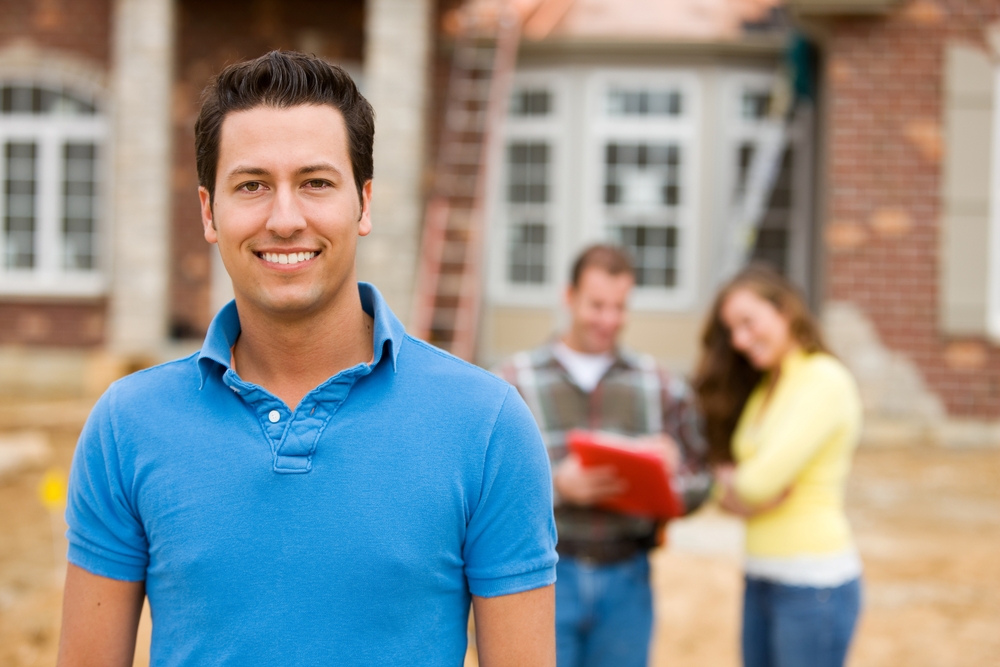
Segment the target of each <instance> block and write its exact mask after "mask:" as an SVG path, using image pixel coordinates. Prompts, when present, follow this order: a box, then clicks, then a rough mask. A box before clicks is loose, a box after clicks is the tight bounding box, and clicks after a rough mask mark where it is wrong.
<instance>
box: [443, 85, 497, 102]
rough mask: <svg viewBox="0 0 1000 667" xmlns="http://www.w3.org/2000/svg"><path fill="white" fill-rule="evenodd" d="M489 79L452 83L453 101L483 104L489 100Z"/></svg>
mask: <svg viewBox="0 0 1000 667" xmlns="http://www.w3.org/2000/svg"><path fill="white" fill-rule="evenodd" d="M490 83H491V80H490V79H486V80H470V79H465V80H459V81H455V83H454V86H453V88H454V95H453V96H452V97H453V98H454V99H458V100H465V101H472V102H483V103H486V102H488V101H489V99H490Z"/></svg>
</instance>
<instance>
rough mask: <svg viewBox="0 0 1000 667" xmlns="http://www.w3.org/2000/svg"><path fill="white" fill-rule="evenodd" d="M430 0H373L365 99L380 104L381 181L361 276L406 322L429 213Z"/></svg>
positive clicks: (377, 182) (377, 170) (377, 176)
mask: <svg viewBox="0 0 1000 667" xmlns="http://www.w3.org/2000/svg"><path fill="white" fill-rule="evenodd" d="M432 4H433V3H432V2H431V1H430V0H368V1H367V5H366V7H365V14H366V19H365V20H366V25H365V63H364V83H365V91H364V92H365V97H367V98H368V100H369V101H370V102H371V103H372V106H373V107H374V108H375V179H374V181H373V198H372V223H373V229H372V233H371V235H370V236H368V237H367V238H363V239H361V241H360V243H359V249H358V277H359V278H360V279H361V280H367V281H370V282H372V283H374V284H375V286H376V287H378V288H379V290H380V291H381V292H382V294H383V295H384V296H385V298H386V300H387V301H388V303H389V306H390V307H391V308H392V309H393V311H394V312H395V313H396V315H397V316H399V318H400V319H401V320H402V321H403V322H404V323H407V322H408V320H409V315H410V304H411V301H412V300H413V287H414V278H415V275H416V267H417V259H418V257H417V256H418V252H419V248H420V224H421V217H422V215H423V198H422V194H423V193H422V190H421V177H422V173H423V167H424V147H425V143H426V142H425V141H424V138H425V137H424V134H425V132H426V123H425V115H426V106H427V98H428V94H427V89H428V85H429V80H430V79H429V76H428V74H429V55H430V40H431V31H432V26H431V25H430V22H431V16H432V12H431V10H432Z"/></svg>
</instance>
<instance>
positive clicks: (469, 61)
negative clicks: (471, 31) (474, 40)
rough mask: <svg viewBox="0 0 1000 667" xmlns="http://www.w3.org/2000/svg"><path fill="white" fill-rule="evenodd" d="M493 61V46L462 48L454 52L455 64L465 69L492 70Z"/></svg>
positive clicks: (494, 54)
mask: <svg viewBox="0 0 1000 667" xmlns="http://www.w3.org/2000/svg"><path fill="white" fill-rule="evenodd" d="M495 59H496V47H494V46H464V47H459V48H458V49H456V50H455V62H456V63H457V64H458V65H459V66H460V67H464V68H466V69H492V68H493V63H494V61H495Z"/></svg>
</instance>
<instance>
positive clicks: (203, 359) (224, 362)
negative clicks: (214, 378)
mask: <svg viewBox="0 0 1000 667" xmlns="http://www.w3.org/2000/svg"><path fill="white" fill-rule="evenodd" d="M358 292H359V294H360V296H361V307H362V309H364V311H365V312H366V313H368V315H370V316H371V318H372V319H373V320H374V322H375V327H374V331H373V332H372V343H373V349H374V351H375V355H374V358H373V359H372V367H373V368H374V367H375V366H378V364H379V362H380V361H382V359H383V358H387V359H389V360H390V361H391V362H392V370H393V371H395V370H396V359H397V357H399V348H400V345H401V344H402V342H403V338H404V337H405V336H406V330H405V329H404V328H403V324H402V322H400V321H399V318H397V317H396V315H395V314H394V313H393V312H392V310H390V309H389V306H388V304H386V302H385V299H383V298H382V294H380V293H379V291H378V290H377V289H376V288H375V286H374V285H372V284H370V283H362V282H359V283H358ZM241 330H242V329H241V327H240V316H239V313H238V312H237V311H236V301H235V300H233V301H230V302H229V303H227V304H226V305H225V306H223V307H222V310H220V311H219V313H218V314H217V315H216V316H215V318H214V319H213V320H212V323H211V324H210V325H209V327H208V333H207V334H205V342H204V343H203V344H202V346H201V352H200V353H199V354H198V371H199V372H200V374H201V387H204V386H205V379H206V378H207V377H208V375H209V373H210V372H211V369H212V367H213V365H218V366H221V367H222V368H224V369H228V368H229V361H230V356H231V352H230V351H231V350H232V347H233V345H235V344H236V339H237V338H239V337H240V331H241ZM387 348H388V350H387Z"/></svg>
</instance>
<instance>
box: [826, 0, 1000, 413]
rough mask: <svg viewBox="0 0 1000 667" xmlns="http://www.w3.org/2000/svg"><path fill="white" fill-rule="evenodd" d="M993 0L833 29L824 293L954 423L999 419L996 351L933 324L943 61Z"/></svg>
mask: <svg viewBox="0 0 1000 667" xmlns="http://www.w3.org/2000/svg"><path fill="white" fill-rule="evenodd" d="M998 20H1000V3H998V2H996V0H911V1H910V2H908V3H905V4H903V5H902V6H901V7H899V8H898V9H897V10H896V11H895V12H894V13H892V14H891V15H890V16H888V17H886V18H876V19H870V18H869V19H843V20H839V21H834V22H831V23H830V24H829V25H828V28H829V39H828V41H827V42H826V44H825V46H826V55H827V58H826V72H825V75H826V80H827V92H828V100H829V118H828V125H827V127H828V135H827V141H828V153H827V155H828V158H827V159H828V164H827V170H828V176H827V178H828V183H827V185H828V190H827V195H828V205H827V211H826V227H825V241H826V248H827V266H826V286H827V298H828V299H831V300H837V301H851V302H853V303H854V304H855V305H857V306H858V307H859V308H860V309H861V310H862V311H863V312H864V313H865V314H866V315H867V316H868V317H869V318H870V319H871V320H872V321H873V322H874V324H875V326H876V328H877V329H878V331H879V334H880V336H881V338H882V340H883V342H884V343H885V344H886V345H887V346H888V347H890V348H892V349H895V350H898V351H900V352H902V353H904V354H906V355H907V356H908V357H909V358H911V359H912V360H913V361H914V362H915V363H916V364H917V365H918V367H919V368H920V370H921V372H922V373H923V375H924V377H925V379H926V381H927V382H928V384H929V385H930V387H931V388H932V389H933V391H934V392H935V393H937V394H938V395H939V396H940V398H941V399H942V400H943V401H944V403H945V405H946V407H947V409H948V412H949V413H950V414H952V415H954V416H968V417H980V418H992V419H995V418H996V417H997V415H1000V347H997V346H996V345H992V344H990V343H989V342H988V341H986V340H984V339H981V338H951V337H945V336H943V335H942V334H941V333H940V329H939V327H938V284H937V280H938V275H939V268H938V249H939V224H938V219H939V217H940V215H941V212H942V211H941V201H940V192H941V175H942V168H941V167H942V165H941V156H942V148H943V147H942V140H941V136H942V109H943V90H942V86H943V73H942V66H943V59H944V48H945V44H946V42H947V41H949V40H963V41H966V42H968V43H970V44H976V45H981V46H982V47H983V48H985V43H984V34H983V29H984V27H985V26H987V25H989V24H990V23H993V22H995V21H998Z"/></svg>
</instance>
